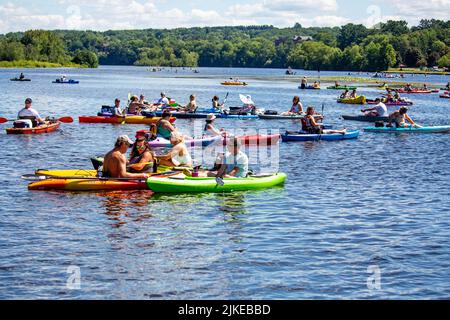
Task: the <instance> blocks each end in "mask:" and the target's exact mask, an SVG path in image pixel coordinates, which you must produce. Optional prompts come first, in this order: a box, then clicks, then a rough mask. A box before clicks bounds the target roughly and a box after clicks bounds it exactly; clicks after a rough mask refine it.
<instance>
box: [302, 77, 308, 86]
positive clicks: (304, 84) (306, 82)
mask: <svg viewBox="0 0 450 320" xmlns="http://www.w3.org/2000/svg"><path fill="white" fill-rule="evenodd" d="M307 85H308V80H307V79H306V76H304V77H303V78H302V82H301V84H300V88H301V89H306V86H307Z"/></svg>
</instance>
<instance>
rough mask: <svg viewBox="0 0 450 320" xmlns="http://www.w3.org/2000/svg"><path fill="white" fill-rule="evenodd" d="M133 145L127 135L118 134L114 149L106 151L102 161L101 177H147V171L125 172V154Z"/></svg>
mask: <svg viewBox="0 0 450 320" xmlns="http://www.w3.org/2000/svg"><path fill="white" fill-rule="evenodd" d="M132 145H133V141H131V139H130V138H129V137H128V136H127V135H122V136H119V137H118V138H117V140H116V143H115V145H114V149H113V150H111V151H110V152H108V153H107V154H106V155H105V157H104V161H103V166H102V177H104V178H136V179H147V178H148V177H149V175H148V174H147V173H130V172H127V159H126V157H125V154H126V153H127V151H128V149H129V148H130V147H131V146H132Z"/></svg>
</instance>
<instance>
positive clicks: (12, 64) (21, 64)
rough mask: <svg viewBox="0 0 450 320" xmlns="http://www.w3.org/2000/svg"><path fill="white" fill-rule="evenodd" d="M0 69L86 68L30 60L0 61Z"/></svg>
mask: <svg viewBox="0 0 450 320" xmlns="http://www.w3.org/2000/svg"><path fill="white" fill-rule="evenodd" d="M0 68H2V69H16V68H24V69H34V68H36V69H40V68H45V69H49V68H55V69H56V68H80V69H81V68H86V67H85V66H82V65H79V64H75V63H69V64H60V63H52V62H46V61H31V60H18V61H0Z"/></svg>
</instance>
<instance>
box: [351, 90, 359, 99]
mask: <svg viewBox="0 0 450 320" xmlns="http://www.w3.org/2000/svg"><path fill="white" fill-rule="evenodd" d="M356 98H358V94H357V93H356V90H353V91H352V93H350V99H356Z"/></svg>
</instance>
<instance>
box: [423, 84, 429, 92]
mask: <svg viewBox="0 0 450 320" xmlns="http://www.w3.org/2000/svg"><path fill="white" fill-rule="evenodd" d="M423 90H424V91H428V86H427V84H426V83H424V84H423Z"/></svg>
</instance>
